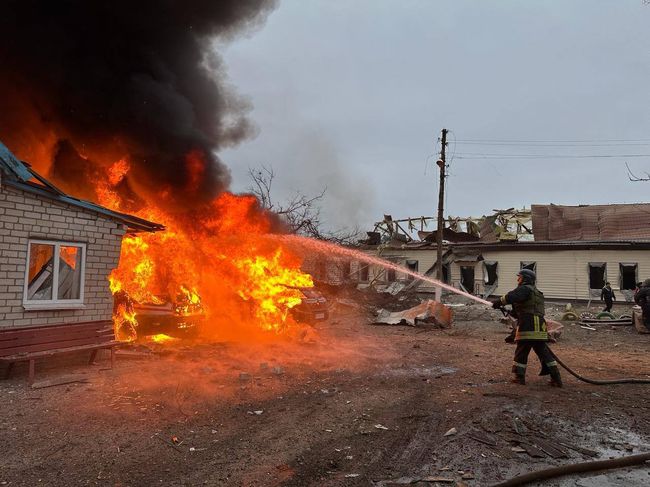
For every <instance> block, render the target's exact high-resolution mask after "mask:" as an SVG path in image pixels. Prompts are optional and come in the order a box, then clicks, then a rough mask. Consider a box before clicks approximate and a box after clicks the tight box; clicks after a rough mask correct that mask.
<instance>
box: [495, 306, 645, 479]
mask: <svg viewBox="0 0 650 487" xmlns="http://www.w3.org/2000/svg"><path fill="white" fill-rule="evenodd" d="M500 309H501V312H502V313H503V315H504V316H505V317H508V316H509V315H510V311H508V310H506V309H505V308H500ZM549 351H550V352H551V355H552V356H553V358H554V359H555V361H556V362H557V363H558V364H560V366H561V367H562V368H564V369H565V370H566V371H567V372H568V373H569V374H571V375H572V376H574V377H575V378H576V379H578V380H581V381H583V382H587V383H589V384H595V385H608V384H650V379H608V380H605V379H589V378H588V377H583V376H581V375H580V374H578V373H577V372H575V371H573V370H571V369H570V368H569V366H568V365H566V364H565V363H564V362H562V360H560V359H559V357H558V356H557V355H555V353H553V351H552V350H551V349H550V348H549ZM646 462H650V453H641V454H639V455H631V456H628V457H620V458H613V459H609V460H597V461H593V462H581V463H573V464H570V465H561V466H559V467H552V468H547V469H544V470H538V471H536V472H529V473H527V474H522V475H518V476H516V477H513V478H511V479H510V480H506V481H505V482H500V483H498V484H493V485H492V487H518V486H521V485H526V484H529V483H531V482H537V481H541V480H546V479H550V478H555V477H560V476H562V475H570V474H576V473H584V472H594V471H598V470H608V469H613V468H622V467H628V466H633V465H640V464H643V463H646Z"/></svg>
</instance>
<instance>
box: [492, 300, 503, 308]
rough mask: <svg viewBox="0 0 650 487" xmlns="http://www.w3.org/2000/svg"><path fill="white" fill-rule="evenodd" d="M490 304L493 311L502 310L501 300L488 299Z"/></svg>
mask: <svg viewBox="0 0 650 487" xmlns="http://www.w3.org/2000/svg"><path fill="white" fill-rule="evenodd" d="M490 302H491V303H492V307H493V308H494V309H501V308H503V303H502V302H501V298H493V299H490Z"/></svg>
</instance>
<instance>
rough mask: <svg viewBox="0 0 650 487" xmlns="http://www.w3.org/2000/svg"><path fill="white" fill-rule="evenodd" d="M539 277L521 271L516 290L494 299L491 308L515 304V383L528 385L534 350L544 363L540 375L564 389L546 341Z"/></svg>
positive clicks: (551, 383)
mask: <svg viewBox="0 0 650 487" xmlns="http://www.w3.org/2000/svg"><path fill="white" fill-rule="evenodd" d="M536 277H537V276H536V275H535V273H534V272H533V271H531V270H530V269H522V270H520V271H519V274H517V287H516V288H515V289H513V290H512V291H510V292H509V293H507V294H506V295H505V296H502V297H500V298H494V299H492V300H491V301H492V307H493V308H495V309H499V308H502V307H503V306H505V305H506V304H510V305H512V310H513V313H512V314H513V316H514V317H515V318H517V328H516V330H515V342H516V343H517V349H516V350H515V360H514V364H513V366H512V372H513V373H514V374H515V376H514V378H513V379H512V382H514V383H516V384H521V385H524V384H526V367H527V365H528V355H529V354H530V351H531V349H532V350H534V351H535V354H537V357H539V361H540V362H541V364H542V372H541V373H540V375H546V374H550V375H551V381H550V385H552V386H556V387H562V379H561V377H560V370H559V369H558V366H557V362H556V361H555V359H554V358H553V355H551V351H550V349H549V348H548V345H547V344H546V342H547V341H548V332H547V331H546V321H545V320H544V294H542V292H541V291H540V290H539V289H537V288H536V287H535V280H536Z"/></svg>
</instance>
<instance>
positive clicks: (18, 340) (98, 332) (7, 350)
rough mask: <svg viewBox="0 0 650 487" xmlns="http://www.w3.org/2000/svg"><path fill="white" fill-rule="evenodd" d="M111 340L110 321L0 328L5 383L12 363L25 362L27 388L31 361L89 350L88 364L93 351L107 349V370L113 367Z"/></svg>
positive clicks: (31, 377)
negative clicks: (26, 365) (108, 359)
mask: <svg viewBox="0 0 650 487" xmlns="http://www.w3.org/2000/svg"><path fill="white" fill-rule="evenodd" d="M119 343H120V342H118V341H116V340H115V332H114V330H113V323H112V322H111V321H91V322H85V323H68V324H61V325H49V326H48V325H45V326H29V327H24V328H6V329H1V328H0V362H4V363H6V364H7V371H6V374H5V379H8V378H9V376H10V375H11V371H12V369H13V366H14V364H15V363H16V362H27V361H29V384H30V385H31V384H33V383H34V371H35V361H36V360H37V359H40V358H46V357H51V356H53V355H59V354H63V353H70V352H78V351H84V350H90V351H91V352H92V353H91V356H90V361H89V362H88V363H89V364H92V363H93V362H94V360H95V357H96V356H97V351H98V350H101V349H106V348H110V350H111V368H113V365H114V364H115V347H116V346H117V345H118V344H119Z"/></svg>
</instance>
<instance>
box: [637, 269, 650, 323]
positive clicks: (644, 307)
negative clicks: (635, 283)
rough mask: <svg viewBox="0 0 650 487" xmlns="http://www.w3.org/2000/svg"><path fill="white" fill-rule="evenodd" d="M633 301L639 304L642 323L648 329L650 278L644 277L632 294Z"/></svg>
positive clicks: (649, 317) (649, 320) (649, 318)
mask: <svg viewBox="0 0 650 487" xmlns="http://www.w3.org/2000/svg"><path fill="white" fill-rule="evenodd" d="M634 302H635V303H636V304H638V305H639V306H641V311H642V316H643V324H644V325H645V327H646V328H647V329H648V330H649V331H650V279H646V280H645V281H643V283H642V284H641V287H640V288H639V290H638V291H637V292H636V294H635V295H634Z"/></svg>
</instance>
